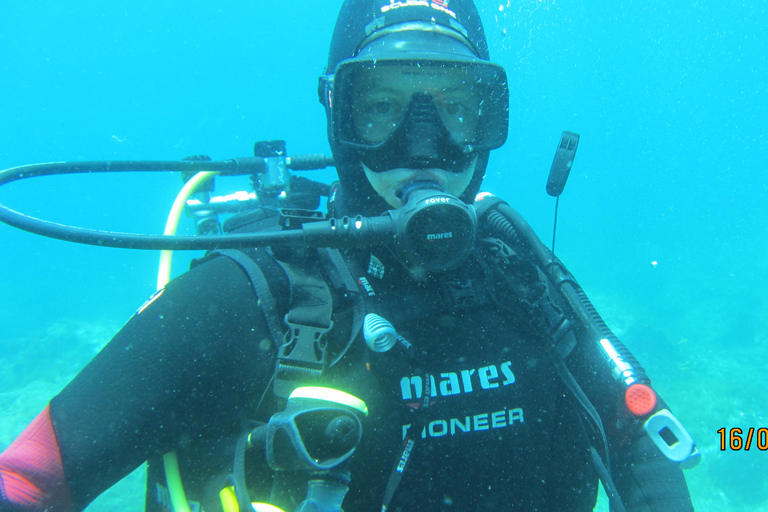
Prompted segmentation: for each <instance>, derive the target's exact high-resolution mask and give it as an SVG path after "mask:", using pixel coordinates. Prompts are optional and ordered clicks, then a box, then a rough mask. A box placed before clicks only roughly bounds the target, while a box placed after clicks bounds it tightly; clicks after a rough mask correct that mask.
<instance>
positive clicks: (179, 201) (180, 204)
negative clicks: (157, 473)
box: [157, 171, 218, 512]
mask: <svg viewBox="0 0 768 512" xmlns="http://www.w3.org/2000/svg"><path fill="white" fill-rule="evenodd" d="M217 174H218V173H217V172H212V171H203V172H199V173H197V174H195V175H194V176H193V177H192V179H190V180H189V181H187V182H186V183H185V184H184V186H183V187H182V189H181V191H179V194H178V195H177V196H176V200H175V201H174V202H173V206H172V207H171V211H170V213H169V214H168V220H167V221H166V223H165V231H164V232H163V234H165V235H175V234H176V230H177V229H178V227H179V219H180V218H181V214H182V212H183V211H184V205H186V204H187V199H189V196H191V195H192V194H193V193H194V192H195V190H197V187H198V186H200V184H202V183H205V182H206V181H208V180H209V179H211V178H213V177H214V176H216V175H217ZM172 259H173V251H160V268H159V269H158V271H157V289H158V290H162V289H163V288H164V287H165V285H166V284H168V281H170V280H171V260H172ZM163 465H164V466H165V482H166V484H167V485H168V494H169V495H170V498H171V506H172V507H173V511H174V512H191V511H190V509H189V503H188V502H187V495H186V494H185V493H184V486H183V485H182V483H181V473H180V472H179V460H178V458H177V457H176V452H175V451H174V452H168V453H166V454H165V455H163Z"/></svg>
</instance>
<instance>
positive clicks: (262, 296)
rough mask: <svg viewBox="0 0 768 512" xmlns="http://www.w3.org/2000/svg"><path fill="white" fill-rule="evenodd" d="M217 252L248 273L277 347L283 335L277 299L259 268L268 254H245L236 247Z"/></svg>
mask: <svg viewBox="0 0 768 512" xmlns="http://www.w3.org/2000/svg"><path fill="white" fill-rule="evenodd" d="M217 252H218V253H219V254H221V255H222V256H226V257H227V258H230V259H231V260H233V261H234V262H235V263H237V264H238V265H240V267H242V269H243V271H245V273H246V274H247V275H248V278H249V279H250V281H251V285H252V286H253V289H254V291H255V292H256V297H257V298H258V301H259V305H260V306H261V310H262V311H263V312H264V317H265V319H266V321H267V327H268V328H269V334H270V337H271V338H272V341H273V343H274V344H275V347H276V348H277V347H279V344H278V340H280V339H281V338H282V336H283V328H282V326H281V323H280V318H279V313H278V311H279V310H278V307H277V301H276V300H275V296H274V295H273V294H272V290H271V287H270V284H269V282H268V281H267V277H266V276H265V275H264V272H263V271H262V270H261V267H262V266H263V264H264V263H265V262H264V258H268V257H269V256H268V255H266V254H264V252H266V251H258V250H256V251H252V254H251V255H247V254H245V253H244V252H243V251H241V250H237V249H222V250H219V251H217ZM254 258H255V259H257V260H261V265H260V264H258V263H256V261H254ZM273 261H276V260H273ZM270 275H271V276H272V278H273V279H274V278H275V274H274V273H270ZM273 287H274V284H273Z"/></svg>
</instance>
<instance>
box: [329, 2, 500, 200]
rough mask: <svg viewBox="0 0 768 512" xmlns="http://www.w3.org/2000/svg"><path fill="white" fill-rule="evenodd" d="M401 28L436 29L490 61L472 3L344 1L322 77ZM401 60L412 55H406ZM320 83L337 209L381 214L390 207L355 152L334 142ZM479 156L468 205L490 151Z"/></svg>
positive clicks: (437, 51)
mask: <svg viewBox="0 0 768 512" xmlns="http://www.w3.org/2000/svg"><path fill="white" fill-rule="evenodd" d="M426 24H428V25H426ZM393 27H394V28H393ZM400 27H406V30H409V31H410V30H416V31H417V30H424V28H423V27H427V30H432V29H431V28H429V27H435V28H434V30H436V31H438V32H440V33H442V34H447V35H444V37H443V38H444V39H446V40H453V42H454V43H455V42H456V41H459V42H460V43H462V44H463V45H466V47H467V48H468V49H469V50H470V53H471V54H472V55H474V56H475V57H476V58H478V59H479V60H483V61H487V60H489V55H488V44H487V41H486V38H485V32H484V31H483V25H482V22H481V21H480V15H479V14H478V12H477V8H476V7H475V5H474V3H473V2H472V0H436V1H435V0H433V1H425V0H345V2H344V4H343V5H342V7H341V11H340V12H339V16H338V19H337V20H336V27H335V29H334V31H333V37H332V39H331V48H330V52H329V55H328V64H327V66H326V69H325V75H326V76H330V75H333V73H334V71H335V70H336V66H337V65H338V64H339V63H340V62H342V61H345V60H348V59H352V58H355V57H358V56H360V55H359V53H360V50H361V49H363V47H365V46H369V47H370V46H371V43H373V42H375V41H376V39H377V38H378V37H381V36H382V35H384V34H387V33H391V32H392V31H393V30H398V29H399V28H400ZM419 27H422V28H421V29H419ZM434 52H435V54H438V55H440V56H442V57H443V58H444V57H445V52H444V46H438V47H436V48H435V50H434ZM403 56H404V58H408V57H410V56H411V55H410V54H409V53H408V52H407V51H405V52H403ZM323 80H324V78H321V87H320V91H319V93H320V101H321V103H323V104H324V105H325V106H326V116H327V119H328V139H329V142H330V145H331V150H332V151H333V156H334V160H335V161H336V168H337V171H338V174H339V181H340V183H341V196H342V197H338V198H336V202H337V206H336V208H340V209H342V210H343V213H345V214H350V213H362V214H365V215H379V214H381V213H382V212H384V211H386V210H388V209H390V207H389V205H387V203H386V202H385V201H384V200H383V199H382V198H381V197H380V196H379V195H378V194H377V193H376V192H375V191H374V190H373V188H372V187H371V185H370V183H368V180H367V179H366V177H365V173H364V172H363V170H362V167H361V163H360V160H359V158H358V154H357V152H356V151H355V150H353V149H349V148H345V147H343V145H341V144H339V143H337V142H336V141H335V139H334V136H333V127H332V116H331V110H330V106H329V105H328V101H327V99H326V98H327V93H326V91H325V90H324V85H323V83H324V82H323ZM477 154H478V161H477V165H476V167H475V173H474V175H473V177H472V181H471V182H470V184H469V186H468V187H467V189H466V190H465V192H464V193H463V194H462V195H461V197H460V199H461V200H462V201H464V202H465V203H468V204H471V203H472V202H474V198H475V195H476V194H477V192H478V191H479V189H480V183H481V181H482V179H483V176H484V174H485V168H486V165H487V163H488V154H489V151H477Z"/></svg>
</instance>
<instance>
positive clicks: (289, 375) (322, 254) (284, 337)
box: [217, 248, 365, 398]
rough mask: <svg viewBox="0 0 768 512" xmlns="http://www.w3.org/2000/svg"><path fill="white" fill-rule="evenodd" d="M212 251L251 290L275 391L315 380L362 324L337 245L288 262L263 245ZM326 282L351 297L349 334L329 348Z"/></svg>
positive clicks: (330, 324)
mask: <svg viewBox="0 0 768 512" xmlns="http://www.w3.org/2000/svg"><path fill="white" fill-rule="evenodd" d="M217 252H218V253H219V254H221V255H222V256H226V257H228V258H230V259H232V260H233V261H235V262H236V263H237V264H238V265H240V267H241V268H242V269H243V271H244V272H245V273H246V274H247V275H248V277H249V279H250V281H251V284H252V285H253V288H254V291H255V292H256V296H257V297H258V304H259V307H260V308H261V310H262V312H263V313H264V317H265V319H266V322H267V327H268V328H269V331H270V337H271V339H272V341H273V343H274V345H275V348H276V349H277V360H276V363H275V377H274V392H275V395H276V396H278V397H280V398H287V397H288V395H290V393H291V392H292V391H293V390H294V389H295V388H296V387H298V386H301V385H307V384H310V383H313V382H317V381H318V380H319V379H320V378H321V377H322V375H323V373H324V372H325V370H326V368H327V367H329V366H332V365H333V364H335V363H336V362H337V361H338V360H339V359H341V357H342V356H343V355H344V354H345V353H346V351H347V350H348V348H349V346H350V345H351V343H352V341H353V340H354V339H355V337H356V336H357V333H358V332H359V330H360V328H361V327H362V324H363V315H364V313H365V311H364V306H363V304H362V298H361V297H360V295H359V293H358V292H357V289H356V286H355V281H354V279H353V278H352V275H351V274H350V272H349V270H348V268H347V266H346V264H345V263H344V260H343V258H342V257H341V254H340V253H339V251H338V250H336V249H325V248H324V249H318V250H317V252H316V253H315V254H317V256H319V257H318V258H316V259H314V260H313V259H312V258H296V259H295V261H291V262H287V261H282V260H280V259H278V258H276V257H275V256H274V254H272V253H271V252H270V251H269V250H266V249H255V250H254V249H246V250H237V249H226V250H220V251H217ZM324 273H325V274H327V275H328V280H326V278H325V276H324V275H323V274H324ZM329 281H330V283H329ZM331 286H333V289H334V290H336V291H339V293H340V294H341V295H342V296H344V297H346V298H350V299H351V300H352V303H351V305H352V327H351V329H350V334H349V340H348V341H347V342H346V344H344V345H343V346H341V347H340V348H338V349H337V350H335V351H329V347H328V333H329V332H330V331H331V330H332V329H333V312H334V303H333V294H332V291H331ZM276 297H288V300H287V304H284V305H281V304H280V301H279V300H278V299H276ZM281 306H282V307H281ZM286 308H287V312H286V313H285V314H284V315H283V314H282V311H285V310H286Z"/></svg>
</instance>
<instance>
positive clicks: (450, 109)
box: [442, 100, 467, 117]
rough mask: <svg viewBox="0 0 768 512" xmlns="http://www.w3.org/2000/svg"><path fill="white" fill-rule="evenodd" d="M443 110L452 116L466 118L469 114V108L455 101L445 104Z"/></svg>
mask: <svg viewBox="0 0 768 512" xmlns="http://www.w3.org/2000/svg"><path fill="white" fill-rule="evenodd" d="M442 110H443V112H445V113H446V114H448V115H450V116H456V117H458V116H464V115H466V113H467V107H466V105H464V104H463V103H461V102H459V101H455V100H448V101H445V102H443V104H442Z"/></svg>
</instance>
